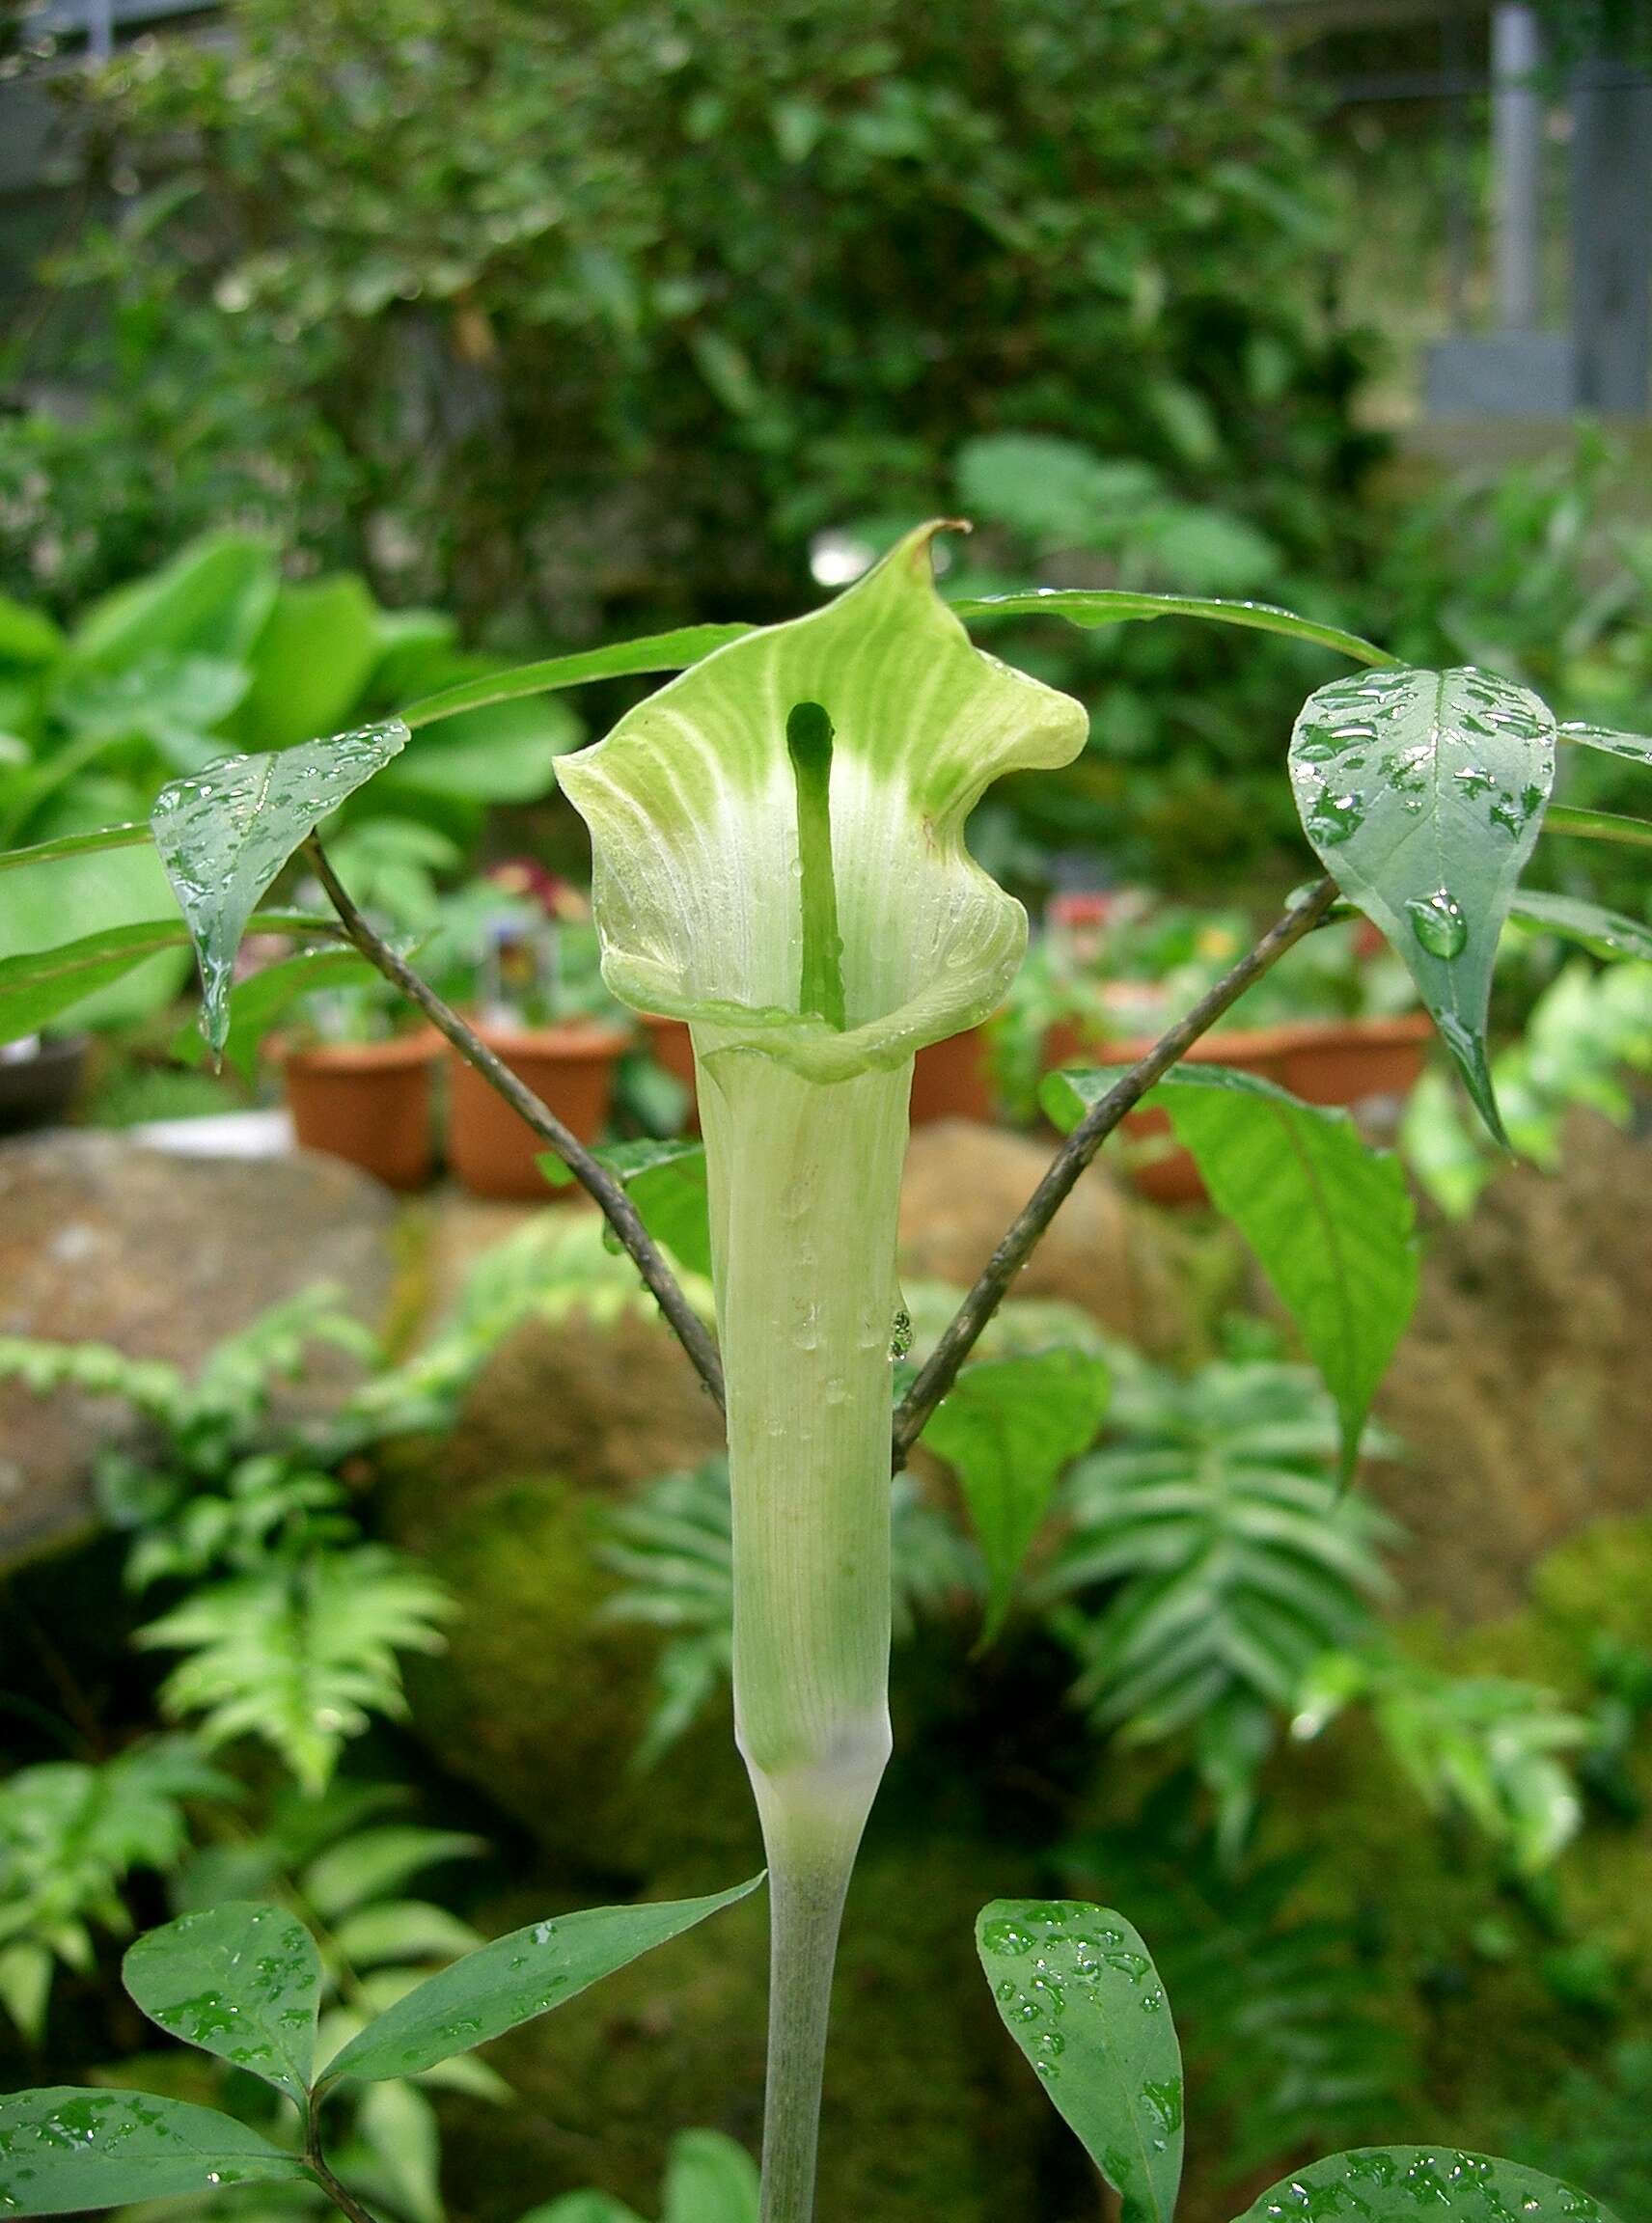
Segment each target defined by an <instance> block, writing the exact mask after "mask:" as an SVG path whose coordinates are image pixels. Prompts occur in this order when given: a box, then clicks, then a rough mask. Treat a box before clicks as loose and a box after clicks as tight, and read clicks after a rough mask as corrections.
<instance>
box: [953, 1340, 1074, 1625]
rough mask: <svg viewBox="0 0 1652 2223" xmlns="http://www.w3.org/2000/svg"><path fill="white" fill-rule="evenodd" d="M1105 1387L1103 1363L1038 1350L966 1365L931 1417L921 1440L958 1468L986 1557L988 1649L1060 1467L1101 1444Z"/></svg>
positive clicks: (1043, 1513)
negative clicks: (1097, 1437) (1098, 1440)
mask: <svg viewBox="0 0 1652 2223" xmlns="http://www.w3.org/2000/svg"><path fill="white" fill-rule="evenodd" d="M1108 1389H1109V1379H1108V1372H1107V1368H1106V1367H1105V1366H1104V1365H1103V1364H1102V1362H1101V1360H1100V1359H1093V1358H1091V1357H1089V1356H1088V1353H1086V1352H1083V1351H1070V1350H1060V1351H1038V1352H1033V1353H1031V1354H1029V1355H1027V1356H1025V1357H1017V1358H1013V1359H983V1360H981V1361H979V1362H978V1363H977V1364H976V1365H974V1366H967V1367H965V1369H964V1371H963V1372H962V1373H961V1374H960V1375H959V1376H958V1379H957V1382H956V1383H955V1385H954V1386H953V1387H952V1388H951V1389H950V1390H949V1391H948V1393H947V1395H946V1396H945V1397H944V1398H943V1399H942V1401H941V1403H940V1404H939V1405H938V1406H937V1407H936V1409H935V1411H934V1413H932V1414H931V1415H930V1418H929V1422H928V1425H927V1426H926V1427H925V1429H924V1431H923V1441H924V1442H925V1444H926V1445H927V1446H928V1448H929V1449H930V1450H931V1451H933V1452H935V1453H936V1454H937V1456H938V1457H940V1458H942V1459H945V1460H946V1462H947V1464H948V1465H949V1466H950V1468H953V1470H954V1471H955V1472H956V1474H957V1477H958V1482H959V1485H960V1487H961V1488H962V1490H963V1493H964V1498H965V1501H966V1503H967V1504H968V1506H969V1509H970V1520H971V1523H972V1524H973V1525H974V1528H975V1532H976V1538H977V1542H978V1543H979V1545H980V1548H981V1556H982V1558H983V1559H984V1560H985V1561H986V1569H987V1575H988V1578H989V1579H990V1582H991V1586H992V1587H991V1596H990V1599H989V1602H988V1606H987V1615H986V1626H985V1629H984V1630H983V1631H982V1642H983V1643H990V1642H991V1641H992V1639H993V1638H994V1637H995V1636H996V1635H997V1634H998V1632H999V1630H1000V1628H1001V1627H1002V1626H1003V1623H1004V1616H1005V1612H1006V1611H1007V1609H1008V1606H1009V1595H1010V1589H1011V1586H1012V1585H1013V1583H1014V1580H1015V1575H1016V1570H1017V1569H1018V1568H1019V1567H1020V1565H1021V1562H1022V1560H1023V1559H1024V1558H1025V1557H1026V1555H1027V1548H1028V1546H1029V1545H1030V1544H1031V1543H1032V1541H1033V1537H1034V1536H1035V1535H1036V1533H1037V1531H1038V1524H1039V1523H1040V1522H1041V1521H1042V1520H1043V1518H1044V1515H1045V1513H1046V1511H1047V1510H1048V1508H1049V1503H1050V1497H1051V1494H1052V1493H1053V1492H1054V1490H1055V1487H1056V1483H1057V1481H1058V1480H1059V1478H1060V1473H1061V1470H1062V1468H1064V1467H1066V1466H1068V1465H1069V1464H1070V1463H1071V1461H1073V1460H1074V1459H1076V1458H1077V1457H1078V1456H1079V1454H1080V1452H1082V1451H1088V1449H1089V1447H1090V1445H1091V1444H1092V1443H1093V1442H1094V1441H1095V1432H1096V1430H1097V1428H1099V1427H1100V1425H1101V1416H1102V1413H1104V1412H1105V1411H1106V1410H1107V1397H1108Z"/></svg>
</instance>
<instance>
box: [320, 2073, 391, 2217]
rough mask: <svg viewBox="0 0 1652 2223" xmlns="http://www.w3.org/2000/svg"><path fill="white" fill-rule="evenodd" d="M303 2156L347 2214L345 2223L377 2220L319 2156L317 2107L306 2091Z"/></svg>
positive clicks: (322, 2187)
mask: <svg viewBox="0 0 1652 2223" xmlns="http://www.w3.org/2000/svg"><path fill="white" fill-rule="evenodd" d="M304 2158H305V2160H306V2161H308V2162H309V2164H310V2167H311V2169H312V2170H313V2171H314V2173H315V2176H316V2181H317V2183H318V2184H319V2185H320V2187H321V2189H322V2191H323V2192H325V2193H326V2195H327V2197H328V2199H329V2200H330V2201H331V2202H332V2203H333V2206H334V2207H335V2208H336V2209H338V2210H339V2212H340V2214H341V2215H347V2216H348V2217H349V2223H378V2218H377V2216H376V2215H374V2214H373V2212H372V2209H370V2208H364V2207H363V2206H362V2204H361V2202H360V2201H359V2200H358V2199H357V2198H356V2196H355V2194H354V2193H353V2192H351V2191H350V2190H349V2189H348V2188H347V2187H346V2186H344V2185H343V2184H341V2183H340V2182H339V2180H338V2179H337V2178H336V2177H335V2176H334V2175H333V2172H332V2171H331V2170H330V2169H329V2168H328V2166H327V2164H326V2161H325V2159H324V2158H323V2156H322V2153H321V2124H320V2109H319V2107H318V2106H317V2100H316V2095H315V2094H314V2093H312V2094H311V2095H310V2107H309V2113H308V2116H307V2119H306V2122H305V2126H304Z"/></svg>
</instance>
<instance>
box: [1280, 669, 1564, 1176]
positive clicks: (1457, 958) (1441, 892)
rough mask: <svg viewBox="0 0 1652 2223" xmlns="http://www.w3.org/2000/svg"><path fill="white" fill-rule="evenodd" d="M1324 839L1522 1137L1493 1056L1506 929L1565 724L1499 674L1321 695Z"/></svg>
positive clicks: (1381, 681) (1422, 678) (1308, 767)
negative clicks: (1491, 1010) (1492, 1007)
mask: <svg viewBox="0 0 1652 2223" xmlns="http://www.w3.org/2000/svg"><path fill="white" fill-rule="evenodd" d="M1290 772H1291V784H1292V786H1293V788H1294V789H1295V792H1296V802H1297V809H1298V810H1299V812H1300V813H1301V816H1302V823H1303V827H1304V830H1305V831H1306V833H1307V835H1308V840H1309V841H1310V842H1311V843H1312V844H1313V847H1314V848H1315V850H1316V851H1317V852H1318V854H1319V856H1320V857H1321V859H1322V860H1323V861H1324V864H1325V867H1326V870H1327V871H1328V872H1331V873H1333V874H1335V879H1336V882H1337V885H1338V886H1339V887H1340V888H1341V890H1342V892H1343V893H1344V894H1345V895H1347V896H1349V897H1350V898H1351V899H1352V900H1353V901H1354V902H1356V903H1358V904H1359V906H1360V908H1361V910H1362V911H1363V912H1364V913H1365V914H1366V915H1367V917H1369V918H1370V919H1372V920H1374V921H1375V923H1376V924H1377V925H1378V926H1380V927H1381V929H1382V931H1383V932H1384V934H1386V935H1387V937H1388V939H1389V941H1390V943H1391V944H1392V946H1393V948H1394V950H1395V951H1396V953H1397V954H1398V956H1399V957H1400V958H1401V959H1402V961H1403V962H1404V964H1405V966H1406V968H1407V970H1408V971H1409V972H1410V974H1411V976H1412V978H1413V979H1414V980H1415V981H1416V982H1417V986H1418V992H1419V993H1420V995H1421V997H1422V1000H1423V1002H1425V1003H1426V1004H1427V1005H1428V1008H1429V1010H1430V1011H1431V1012H1432V1013H1433V1015H1434V1022H1435V1025H1436V1026H1437V1027H1438V1028H1439V1029H1440V1032H1441V1035H1442V1037H1443V1038H1444V1040H1445V1045H1446V1047H1447V1049H1448V1050H1449V1051H1450V1052H1451V1055H1452V1057H1455V1059H1456V1060H1457V1064H1458V1066H1459V1068H1460V1069H1461V1071H1462V1075H1463V1078H1464V1081H1465V1082H1466V1083H1467V1084H1468V1089H1469V1093H1470V1095H1471V1096H1472V1097H1473V1101H1474V1105H1475V1107H1476V1109H1477V1110H1478V1111H1479V1113H1480V1115H1481V1117H1482V1118H1483V1119H1484V1120H1485V1122H1486V1124H1487V1126H1488V1127H1489V1128H1490V1129H1491V1131H1492V1133H1493V1134H1494V1135H1495V1136H1496V1137H1497V1139H1498V1140H1499V1141H1500V1142H1506V1140H1507V1138H1506V1137H1505V1135H1504V1134H1503V1130H1502V1122H1501V1118H1500V1117H1499V1115H1498V1109H1497V1101H1496V1097H1495V1095H1494V1093H1493V1089H1492V1078H1491V1071H1490V1068H1489V1066H1488V1064H1487V1061H1486V1044H1485V1029H1486V1006H1487V1003H1488V1002H1489V1000H1490V996H1491V982H1492V967H1493V964H1494V963H1495V961H1496V958H1497V945H1498V936H1499V935H1500V934H1501V931H1502V923H1503V920H1504V919H1506V918H1507V916H1508V907H1509V903H1510V900H1511V899H1512V897H1513V894H1514V891H1515V886H1516V883H1517V882H1518V881H1519V878H1520V873H1521V868H1522V866H1523V865H1524V864H1525V863H1526V860H1527V859H1528V857H1529V856H1530V854H1531V851H1532V848H1533V845H1534V844H1535V842H1536V839H1537V835H1538V831H1539V829H1540V827H1541V825H1542V822H1543V811H1544V806H1545V805H1546V804H1547V802H1548V800H1549V791H1550V788H1551V787H1552V786H1553V784H1554V780H1555V721H1554V719H1553V718H1552V717H1551V715H1550V713H1549V711H1548V709H1547V708H1546V707H1545V705H1544V704H1543V703H1542V702H1540V701H1539V700H1538V699H1537V697H1536V696H1535V695H1532V694H1530V693H1528V690H1527V689H1526V688H1524V687H1516V686H1513V685H1511V684H1510V682H1509V681H1508V680H1506V679H1499V678H1496V677H1494V676H1493V675H1492V674H1491V673H1489V672H1475V671H1472V670H1465V671H1457V672H1413V671H1394V672H1364V673H1362V674H1361V675H1360V676H1359V677H1357V678H1352V679H1338V680H1335V681H1334V682H1333V684H1332V685H1331V686H1329V687H1321V688H1320V689H1319V691H1318V692H1317V694H1314V695H1310V696H1309V697H1308V700H1307V702H1306V703H1305V704H1304V705H1303V708H1302V712H1301V714H1300V716H1299V717H1298V719H1297V722H1296V726H1295V728H1294V730H1293V731H1292V734H1291V747H1290Z"/></svg>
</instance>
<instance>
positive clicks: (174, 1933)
mask: <svg viewBox="0 0 1652 2223" xmlns="http://www.w3.org/2000/svg"><path fill="white" fill-rule="evenodd" d="M121 1981H122V1982H123V1983H124V1985H125V1987H126V1990H127V1991H128V1992H129V1993H130V1994H131V1996H132V1998H133V1999H135V2000H136V2002H137V2004H138V2005H139V2006H140V2007H141V2008H142V2009H143V2011H144V2013H145V2014H146V2015H147V2016H148V2017H149V2018H150V2020H151V2022H158V2023H159V2025H160V2027H161V2028H162V2029H163V2030H166V2031H170V2033H171V2034H172V2036H173V2037H174V2038H181V2039H182V2040H183V2042H184V2044H185V2045H199V2046H200V2047H201V2049H202V2051H203V2052H205V2053H216V2054H217V2056H218V2058H219V2059H220V2060H221V2061H233V2062H234V2065H235V2067H236V2068H237V2069H245V2070H246V2071H247V2072H248V2073H249V2074H251V2075H254V2076H262V2078H263V2080H264V2082H265V2083H266V2084H273V2085H274V2086H275V2088H276V2090H277V2091H278V2092H285V2093H286V2094H287V2095H288V2097H289V2099H290V2100H296V2101H297V2102H298V2104H299V2106H300V2107H302V2106H303V2104H304V2101H305V2097H306V2095H307V2093H308V2092H309V2089H310V2076H311V2071H312V2067H313V2065H314V2061H315V2053H316V2017H317V2013H318V2012H319V2009H320V2004H321V1957H320V1955H319V1954H318V1953H317V1950H316V1941H315V1939H314V1938H313V1937H312V1936H311V1935H310V1933H309V1931H308V1930H306V1929H305V1927H304V1925H303V1923H302V1922H300V1921H298V1920H296V1919H295V1917H294V1916H292V1915H291V1914H288V1913H286V1912H284V1911H283V1910H282V1908H280V1907H255V1906H251V1905H249V1904H247V1903H246V1902H244V1901H236V1900H230V1901H227V1902H226V1903H225V1904H224V1905H222V1906H219V1907H207V1908H206V1909H205V1910H204V1911H203V1912H201V1913H199V1914H180V1915H179V1918H178V1920H177V1921H176V1922H169V1923H168V1924H167V1925H166V1927H165V1928H164V1929H162V1930H151V1932H150V1934H149V1935H148V1936H147V1937H140V1938H139V1939H138V1941H137V1943H136V1944H135V1945H133V1946H132V1947H131V1948H130V1949H129V1950H128V1952H127V1954H126V1958H125V1960H124V1962H122V1963H121Z"/></svg>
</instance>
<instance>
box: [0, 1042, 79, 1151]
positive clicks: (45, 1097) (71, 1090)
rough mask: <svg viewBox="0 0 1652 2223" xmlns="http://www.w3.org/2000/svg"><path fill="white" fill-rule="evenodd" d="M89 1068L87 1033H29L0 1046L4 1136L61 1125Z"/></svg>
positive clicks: (0, 1129) (0, 1120)
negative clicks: (35, 1128) (87, 1061)
mask: <svg viewBox="0 0 1652 2223" xmlns="http://www.w3.org/2000/svg"><path fill="white" fill-rule="evenodd" d="M85 1069H86V1036H85V1035H84V1034H62V1035H50V1034H25V1035H23V1036H22V1037H21V1038H20V1039H19V1040H17V1041H15V1042H0V1135H17V1134H21V1133H23V1132H24V1131H26V1130H27V1129H28V1128H31V1127H52V1126H56V1125H57V1124H58V1123H59V1121H61V1120H62V1118H63V1117H64V1114H65V1113H66V1112H67V1111H68V1110H69V1105H70V1103H71V1102H72V1101H73V1098H74V1094H75V1091H76V1089H77V1088H78V1087H79V1085H80V1078H81V1075H82V1073H83V1072H84V1071H85Z"/></svg>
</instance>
